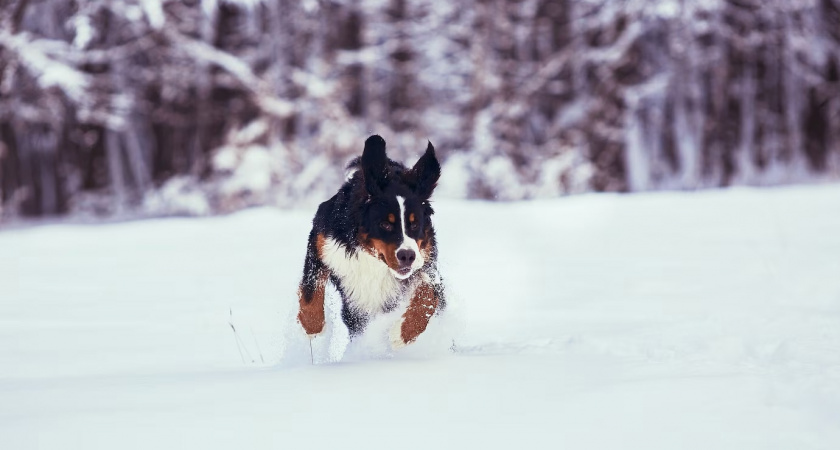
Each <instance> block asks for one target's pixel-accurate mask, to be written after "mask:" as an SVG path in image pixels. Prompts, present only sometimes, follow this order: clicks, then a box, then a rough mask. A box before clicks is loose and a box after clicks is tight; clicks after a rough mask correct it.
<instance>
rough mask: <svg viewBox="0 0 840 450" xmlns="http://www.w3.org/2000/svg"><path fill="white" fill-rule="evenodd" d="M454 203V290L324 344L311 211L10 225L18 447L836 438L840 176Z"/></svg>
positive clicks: (447, 258)
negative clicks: (392, 346)
mask: <svg viewBox="0 0 840 450" xmlns="http://www.w3.org/2000/svg"><path fill="white" fill-rule="evenodd" d="M435 209H436V216H435V223H436V227H437V228H438V233H439V240H440V250H441V265H442V268H441V270H442V272H443V275H444V276H445V277H446V282H447V285H448V286H449V287H450V294H451V303H452V305H451V308H450V309H448V310H447V312H446V313H445V314H444V315H443V316H440V317H435V319H434V320H433V322H432V324H431V325H430V329H429V330H428V331H427V333H426V334H424V335H422V336H421V338H420V339H419V340H418V342H417V343H415V344H412V345H411V346H409V347H407V348H405V349H402V350H400V351H397V352H392V351H390V350H389V349H388V348H387V345H385V344H384V343H386V342H387V336H386V335H387V331H388V327H387V325H388V324H389V323H390V322H389V321H393V320H395V319H396V318H395V317H388V318H385V319H383V320H379V321H376V322H375V323H374V324H373V326H372V330H371V332H370V333H368V335H366V336H365V339H363V340H361V341H360V342H356V343H353V344H351V346H350V348H348V349H347V350H346V353H344V360H343V361H342V362H341V363H334V364H316V365H311V364H310V361H309V358H310V356H309V348H308V344H307V343H306V340H305V338H304V337H303V336H301V334H302V331H300V330H299V328H297V325H296V324H294V323H292V322H291V318H292V316H293V314H294V307H295V303H296V298H295V291H296V284H297V281H298V278H299V276H300V273H301V266H302V262H303V254H304V251H305V242H306V236H307V233H308V231H309V224H310V220H311V217H312V214H313V213H314V208H313V209H312V210H306V211H302V210H300V211H279V210H274V209H252V210H247V211H244V212H241V213H238V214H234V215H230V216H225V217H210V218H200V219H181V218H178V219H159V220H148V221H139V222H127V223H117V224H109V225H70V224H63V225H49V226H40V227H30V228H22V229H12V230H6V231H4V232H0V286H1V287H0V295H2V301H0V437H2V439H1V440H2V442H3V448H8V449H34V448H39V449H42V448H43V449H50V448H61V449H73V448H84V449H99V448H101V449H112V448H120V449H133V448H138V449H139V448H143V449H147V448H158V449H165V448H205V449H215V448H220V449H222V448H249V449H252V448H310V447H313V446H314V447H315V448H335V446H339V445H341V446H347V445H350V447H367V448H386V447H388V448H391V447H400V448H429V447H430V446H435V447H443V448H452V447H456V446H458V447H468V448H512V447H522V446H529V445H538V446H540V447H546V446H550V447H552V448H555V447H558V448H559V447H562V448H575V449H581V448H583V449H590V448H591V449H604V448H623V449H635V448H639V449H646V450H647V449H673V448H681V449H709V448H714V449H739V450H743V449H791V448H795V449H834V448H839V447H840V427H838V426H837V424H838V423H840V277H838V274H840V233H837V230H840V186H836V185H835V186H803V187H789V188H780V189H766V190H756V189H732V190H721V191H711V192H698V193H685V192H669V193H651V194H638V195H631V196H623V195H583V196H578V197H571V198H565V199H560V200H543V201H533V202H524V203H507V204H500V203H484V202H466V201H456V200H439V201H437V202H436V203H435ZM231 324H232V325H233V326H234V328H235V329H236V333H235V334H234V332H233V330H232V328H231ZM334 331H335V333H333V334H334V335H336V336H338V337H337V338H334V339H333V338H330V337H329V336H328V335H325V336H321V337H318V338H316V340H315V342H314V343H315V345H314V346H313V348H314V350H315V353H316V355H315V358H316V359H317V360H319V361H326V360H328V359H329V358H327V357H326V356H327V355H325V352H334V353H335V355H334V356H336V357H338V356H340V354H341V353H342V352H344V349H343V348H338V349H337V350H336V348H335V344H336V343H338V345H339V347H340V346H342V345H344V344H342V339H341V334H342V333H341V331H342V330H341V327H340V326H336V327H334ZM453 338H454V340H455V346H456V352H454V353H451V352H449V351H448V350H447V348H448V346H449V345H451V342H452V339H453ZM344 343H346V342H344ZM330 346H332V348H330Z"/></svg>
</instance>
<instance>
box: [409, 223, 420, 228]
mask: <svg viewBox="0 0 840 450" xmlns="http://www.w3.org/2000/svg"><path fill="white" fill-rule="evenodd" d="M419 227H420V225H418V224H417V222H414V223H412V224H411V229H412V230H416V229H417V228H419Z"/></svg>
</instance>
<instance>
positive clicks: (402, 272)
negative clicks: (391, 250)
mask: <svg viewBox="0 0 840 450" xmlns="http://www.w3.org/2000/svg"><path fill="white" fill-rule="evenodd" d="M379 260H380V261H382V263H383V264H385V265H386V266H388V268H389V269H391V272H393V273H394V275H395V276H396V277H397V278H399V279H401V280H404V279H406V278H408V276H409V275H411V266H405V267H400V268H398V269H394V268H393V267H391V266H390V265H389V264H388V261H387V260H386V259H385V255H383V254H382V253H380V254H379Z"/></svg>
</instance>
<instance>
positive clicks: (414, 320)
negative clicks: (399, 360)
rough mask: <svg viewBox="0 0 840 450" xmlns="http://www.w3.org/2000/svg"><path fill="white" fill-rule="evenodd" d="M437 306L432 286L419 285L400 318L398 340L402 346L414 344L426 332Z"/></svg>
mask: <svg viewBox="0 0 840 450" xmlns="http://www.w3.org/2000/svg"><path fill="white" fill-rule="evenodd" d="M437 306H438V299H437V296H436V295H435V290H434V289H433V288H432V286H431V285H429V284H427V283H422V284H420V286H418V287H417V289H416V290H415V291H414V296H413V297H411V302H410V303H409V304H408V309H406V310H405V314H403V316H402V318H403V320H402V325H401V330H400V338H401V339H402V341H403V343H404V344H409V343H411V342H414V340H415V339H417V336H420V333H422V332H423V331H425V330H426V326H427V325H429V319H431V318H432V315H433V314H434V313H435V309H437Z"/></svg>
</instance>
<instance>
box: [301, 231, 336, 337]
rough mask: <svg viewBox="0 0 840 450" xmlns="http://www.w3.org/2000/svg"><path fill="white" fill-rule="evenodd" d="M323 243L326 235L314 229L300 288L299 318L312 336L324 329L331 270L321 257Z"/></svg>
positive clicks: (310, 238)
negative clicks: (325, 295) (317, 232)
mask: <svg viewBox="0 0 840 450" xmlns="http://www.w3.org/2000/svg"><path fill="white" fill-rule="evenodd" d="M323 244H324V236H323V235H321V234H316V233H315V231H314V230H313V231H312V233H310V235H309V243H308V245H307V248H306V260H305V261H304V264H303V278H302V279H301V281H300V288H299V289H298V300H299V302H300V311H299V312H298V316H297V318H298V322H300V324H301V326H303V330H304V331H306V334H307V335H309V336H310V337H312V336H316V335H318V334H320V333H321V332H322V331H324V323H325V320H324V291H325V289H326V287H327V281H328V280H329V270H328V269H327V267H326V266H325V265H324V263H323V262H322V261H321V257H320V253H321V248H323Z"/></svg>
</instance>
